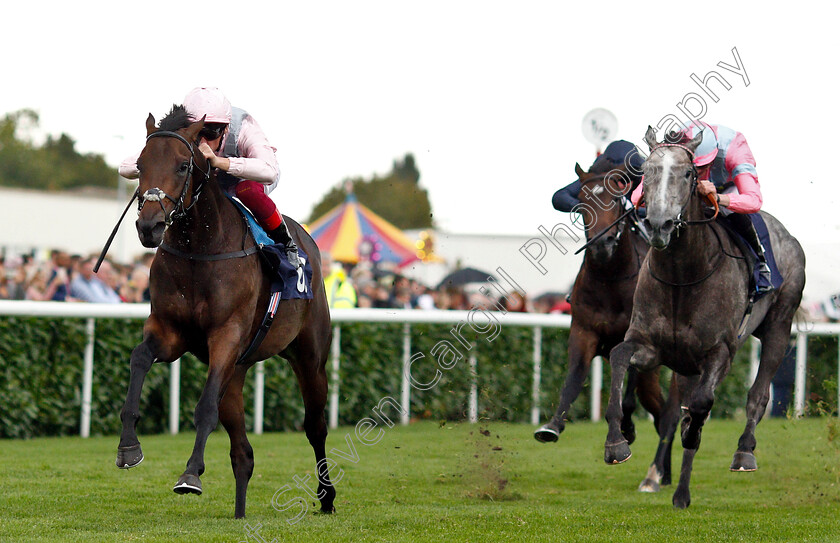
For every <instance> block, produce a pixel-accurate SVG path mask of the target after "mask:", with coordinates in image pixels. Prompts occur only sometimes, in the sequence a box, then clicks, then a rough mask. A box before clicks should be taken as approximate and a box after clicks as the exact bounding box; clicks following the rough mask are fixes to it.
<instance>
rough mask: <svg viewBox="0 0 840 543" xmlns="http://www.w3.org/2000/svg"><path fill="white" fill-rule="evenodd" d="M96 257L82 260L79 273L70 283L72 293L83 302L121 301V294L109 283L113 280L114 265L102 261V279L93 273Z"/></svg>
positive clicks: (111, 302)
mask: <svg viewBox="0 0 840 543" xmlns="http://www.w3.org/2000/svg"><path fill="white" fill-rule="evenodd" d="M95 264H96V258H95V257H90V258H88V259H86V260H84V261H82V263H81V265H80V267H79V273H78V275H77V276H76V277H75V278H74V279H73V281H72V283H71V284H70V293H71V295H72V296H73V297H74V298H77V299H79V300H80V301H83V302H92V303H104V304H114V303H120V302H121V301H122V300H120V296H119V294H117V292H116V291H115V290H114V289H113V288H112V287H111V286H110V285H109V284H108V283H109V282H113V277H112V276H113V274H114V272H113V267H112V266H111V263H110V262H108V261H107V260H103V261H102V265H101V266H100V268H99V275H100V276H101V277H102V278H103V279H100V278H99V277H97V276H96V274H94V273H93V266H94V265H95Z"/></svg>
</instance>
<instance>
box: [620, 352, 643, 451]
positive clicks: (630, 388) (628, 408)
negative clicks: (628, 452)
mask: <svg viewBox="0 0 840 543" xmlns="http://www.w3.org/2000/svg"><path fill="white" fill-rule="evenodd" d="M638 387H639V370H637V369H636V368H634V367H633V366H630V367H629V368H628V369H627V388H626V389H625V390H624V397H623V398H622V399H621V435H623V436H624V439H626V440H627V444H628V445H632V444H633V442H634V441H636V425H635V424H634V423H633V413H635V412H636V391H637V390H638Z"/></svg>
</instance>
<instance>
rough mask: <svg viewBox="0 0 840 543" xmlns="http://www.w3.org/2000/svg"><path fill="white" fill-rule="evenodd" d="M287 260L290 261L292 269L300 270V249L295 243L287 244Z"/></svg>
mask: <svg viewBox="0 0 840 543" xmlns="http://www.w3.org/2000/svg"><path fill="white" fill-rule="evenodd" d="M286 258H288V259H289V264H291V265H292V267H294V268H295V269H297V268H300V266H301V263H300V254H299V253H298V248H297V245H295V242H294V241H293V242H291V243H287V244H286Z"/></svg>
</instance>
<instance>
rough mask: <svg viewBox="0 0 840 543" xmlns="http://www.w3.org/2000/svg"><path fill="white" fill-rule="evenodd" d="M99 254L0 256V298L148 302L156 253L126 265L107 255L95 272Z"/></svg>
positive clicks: (60, 252) (53, 252)
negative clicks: (43, 257) (44, 257)
mask: <svg viewBox="0 0 840 543" xmlns="http://www.w3.org/2000/svg"><path fill="white" fill-rule="evenodd" d="M97 258H98V255H77V254H70V253H68V252H66V251H62V250H53V251H51V252H50V256H49V258H48V259H38V258H35V257H34V256H32V255H30V254H25V255H22V256H6V257H4V258H2V259H0V300H39V301H56V302H96V303H122V302H148V301H149V267H150V265H151V262H152V259H153V258H154V253H146V254H144V255H142V256H140V257H139V258H138V259H137V261H136V262H134V263H132V264H129V265H123V264H118V263H114V262H112V261H110V260H108V259H105V260H104V261H103V262H102V265H101V266H100V268H99V272H98V273H93V268H94V265H95V264H96V260H97Z"/></svg>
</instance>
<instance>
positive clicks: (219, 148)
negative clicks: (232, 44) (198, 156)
mask: <svg viewBox="0 0 840 543" xmlns="http://www.w3.org/2000/svg"><path fill="white" fill-rule="evenodd" d="M184 109H186V110H187V114H188V115H189V116H190V118H191V119H193V120H194V121H198V120H200V119H201V118H202V117H204V128H203V129H202V130H201V132H200V133H199V135H200V137H201V140H200V143H199V150H200V151H201V153H202V154H203V155H204V156H205V158H207V160H208V162H209V163H210V166H212V167H214V168H216V169H217V170H218V171H217V176H216V177H217V179H218V181H219V184H220V185H221V187H222V188H223V189H224V190H225V191H227V192H228V193H229V194H231V195H234V196H236V197H237V198H239V200H240V201H241V202H242V203H243V204H245V206H246V207H247V208H248V209H250V210H251V212H252V213H253V214H254V217H255V218H256V219H257V221H259V223H260V225H262V227H263V228H265V229H266V232H267V233H268V235H269V236H270V237H271V239H272V240H274V241H275V242H277V243H282V244H283V245H285V246H286V253H287V255H288V258H289V263H290V264H292V265H293V266H295V267H297V266H300V259H299V256H298V250H297V245H296V244H295V242H294V240H293V239H292V237H291V235H289V230H288V228H287V227H286V223H285V222H284V221H283V216H282V215H281V214H280V212H279V211H278V210H277V205H276V204H275V203H274V201H272V200H271V198H269V197H268V194H269V193H270V192H271V191H272V190H274V188H275V187H277V185H278V183H279V179H280V168H279V166H278V165H277V157H276V155H275V152H276V151H277V149H276V148H274V147H272V146H271V144H270V143H269V142H268V140H267V139H266V137H265V134H264V133H263V131H262V129H261V128H260V126H259V125H258V124H257V121H256V120H254V118H253V117H251V116H250V115H249V114H248V113H247V112H245V111H244V110H242V109H239V108H236V107H232V106H231V104H230V102H229V101H228V99H227V98H226V97H225V96H224V94H222V92H221V91H220V90H219V89H217V88H215V87H196V88H194V89H193V90H191V91H190V92H189V93H188V94H187V96H186V97H185V98H184ZM138 156H139V153H137V154H135V155H133V156H131V157H129V158H127V159H125V160H124V161H123V163H122V164H121V165H120V168H119V170H120V175H122V176H123V177H126V178H128V179H136V178H137V177H138V176H139V175H140V172H139V171H138V170H137V157H138Z"/></svg>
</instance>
